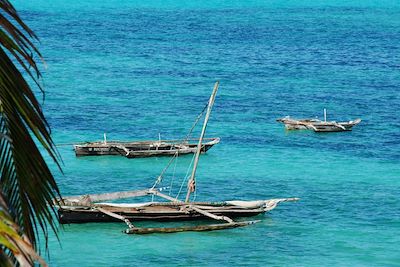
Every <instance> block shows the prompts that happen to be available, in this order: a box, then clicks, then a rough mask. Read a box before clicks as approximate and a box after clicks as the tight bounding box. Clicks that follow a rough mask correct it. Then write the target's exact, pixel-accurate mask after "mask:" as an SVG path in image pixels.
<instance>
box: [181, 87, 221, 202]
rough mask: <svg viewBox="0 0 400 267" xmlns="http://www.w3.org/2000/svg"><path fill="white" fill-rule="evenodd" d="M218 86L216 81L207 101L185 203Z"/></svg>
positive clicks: (193, 181)
mask: <svg viewBox="0 0 400 267" xmlns="http://www.w3.org/2000/svg"><path fill="white" fill-rule="evenodd" d="M218 86H219V81H217V82H216V83H215V85H214V90H213V92H212V94H211V97H210V100H209V101H208V107H207V113H206V116H205V118H204V123H203V129H202V130H201V134H200V138H199V143H198V144H197V150H196V155H195V158H194V163H193V170H192V175H191V176H190V179H189V180H188V191H187V194H186V199H185V202H189V198H190V193H191V185H193V186H194V183H195V175H196V169H197V165H198V163H199V157H200V152H201V145H202V142H203V137H204V134H205V132H206V128H207V122H208V119H209V117H210V113H211V110H212V107H213V105H214V100H215V96H216V95H217V91H218Z"/></svg>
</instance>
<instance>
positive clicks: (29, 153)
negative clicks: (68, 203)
mask: <svg viewBox="0 0 400 267" xmlns="http://www.w3.org/2000/svg"><path fill="white" fill-rule="evenodd" d="M35 38H36V36H35V35H34V33H33V32H32V31H31V30H30V29H29V28H28V27H27V26H26V25H25V24H24V23H23V21H22V20H21V19H20V17H19V16H18V13H17V12H16V10H15V9H14V7H13V6H12V5H11V4H10V2H9V1H6V0H0V173H1V178H0V189H1V192H0V194H1V195H2V197H3V199H4V203H3V204H2V205H0V206H1V207H2V208H3V209H4V213H0V218H3V217H4V216H6V215H7V216H10V218H11V219H12V222H13V223H14V226H16V225H18V226H19V227H18V231H17V232H18V236H19V237H21V238H22V237H24V238H22V240H24V239H26V241H27V242H26V243H21V242H20V241H18V240H17V239H15V240H17V241H15V240H14V241H9V243H7V242H6V241H7V240H9V239H7V236H10V235H7V234H6V235H5V236H3V235H2V234H3V232H1V231H0V238H1V239H0V240H3V242H0V252H1V253H0V261H1V259H3V258H4V255H5V254H4V252H5V251H6V252H7V253H9V254H12V255H14V259H17V260H18V257H19V256H20V255H25V254H24V253H27V254H28V255H30V256H28V257H27V259H28V261H29V262H32V261H33V260H38V258H35V256H34V255H33V254H32V253H31V252H32V251H30V250H29V248H27V247H29V246H30V244H32V246H33V247H34V248H37V245H38V242H37V241H38V240H37V238H38V236H39V234H38V232H39V229H40V231H41V232H42V233H43V235H44V238H45V240H46V242H45V244H46V248H47V238H48V233H49V230H48V226H49V227H50V228H51V229H52V230H53V231H54V232H56V222H55V221H54V216H53V215H54V214H55V210H54V208H53V207H54V206H53V205H52V204H53V199H55V198H56V197H60V193H59V190H58V187H57V184H56V182H55V180H54V178H53V175H52V173H51V171H50V170H49V168H48V166H47V164H46V162H45V160H44V159H43V157H42V155H41V153H40V151H39V149H38V147H37V145H36V143H35V139H36V141H38V142H39V144H40V145H41V146H42V147H43V148H44V150H45V151H47V153H48V154H49V155H50V157H51V158H52V159H53V160H54V161H55V162H56V164H57V166H58V167H59V168H60V165H59V160H60V159H59V154H58V153H57V151H56V149H55V146H54V143H53V141H52V139H51V136H50V128H49V125H48V123H47V122H46V119H45V117H44V115H43V112H42V110H41V107H40V104H39V102H38V100H37V99H36V97H35V95H34V93H33V92H32V90H31V87H30V85H29V84H28V82H27V81H26V80H25V78H24V76H23V74H22V73H21V72H20V70H19V69H18V67H17V65H16V64H18V65H19V66H21V67H22V69H21V70H22V71H23V72H24V74H26V75H27V76H28V77H29V78H30V79H31V81H33V84H35V86H36V87H37V88H39V89H40V90H42V87H41V85H40V76H41V75H40V71H39V69H38V66H37V64H36V59H41V55H40V53H39V51H38V50H37V48H36V47H35V45H34V44H33V41H32V39H35ZM60 170H61V168H60ZM4 214H6V215H4ZM2 216H3V217H2ZM7 216H6V217H7ZM3 219H4V218H3ZM0 225H1V223H0ZM4 225H11V224H10V223H8V224H7V223H5V224H4ZM14 226H13V227H14ZM13 227H11V228H12V229H14V230H15V229H17V228H15V227H14V228H13ZM0 229H2V228H0ZM14 238H16V236H15V235H14ZM10 244H11V245H14V246H15V247H16V248H18V249H19V250H18V251H20V253H22V254H18V255H16V254H15V253H16V252H17V250H15V249H12V248H11V247H10ZM15 247H14V248H15ZM21 251H22V252H21Z"/></svg>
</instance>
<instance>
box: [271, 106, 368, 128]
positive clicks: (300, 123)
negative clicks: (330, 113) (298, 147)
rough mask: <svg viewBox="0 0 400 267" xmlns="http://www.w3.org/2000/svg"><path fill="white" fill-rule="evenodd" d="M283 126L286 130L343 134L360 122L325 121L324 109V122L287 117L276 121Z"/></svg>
mask: <svg viewBox="0 0 400 267" xmlns="http://www.w3.org/2000/svg"><path fill="white" fill-rule="evenodd" d="M276 121H278V122H281V123H283V124H284V125H285V128H286V129H287V130H313V131H314V132H343V131H351V130H352V128H353V127H354V126H355V125H357V124H359V123H360V122H361V119H356V120H354V121H353V120H352V121H346V122H336V121H327V120H326V109H324V120H323V121H321V120H319V119H293V118H290V117H289V116H286V117H284V118H280V119H277V120H276Z"/></svg>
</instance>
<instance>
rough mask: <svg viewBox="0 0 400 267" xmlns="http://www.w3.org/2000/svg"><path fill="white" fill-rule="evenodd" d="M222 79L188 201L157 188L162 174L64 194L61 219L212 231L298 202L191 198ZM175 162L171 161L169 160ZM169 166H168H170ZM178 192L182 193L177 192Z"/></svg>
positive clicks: (134, 231)
mask: <svg viewBox="0 0 400 267" xmlns="http://www.w3.org/2000/svg"><path fill="white" fill-rule="evenodd" d="M218 85H219V82H217V83H216V84H215V86H214V90H213V93H212V94H211V97H210V100H209V102H208V106H207V113H206V116H205V119H204V124H203V128H202V131H201V134H200V138H199V142H198V144H197V149H196V153H195V155H194V161H193V169H192V174H191V176H190V179H188V182H187V193H186V198H185V201H181V200H179V199H178V197H175V198H174V197H171V196H169V195H166V194H163V193H162V192H161V189H159V188H156V187H157V186H158V185H159V184H160V182H161V180H162V174H163V172H164V171H165V170H166V169H164V170H163V172H162V173H161V175H160V176H159V177H158V178H157V179H156V182H155V183H154V185H153V186H152V187H151V188H150V189H145V190H136V191H125V192H114V193H104V194H92V195H82V196H75V197H64V198H62V199H58V200H55V204H56V205H57V208H58V215H59V221H60V223H61V224H65V223H86V222H115V221H123V222H125V223H126V224H127V225H128V229H126V230H125V233H127V234H149V233H175V232H182V231H211V230H221V229H229V228H235V227H241V226H246V225H251V224H254V223H257V222H258V220H251V221H234V220H233V219H232V218H238V217H249V216H255V215H258V214H261V213H265V212H268V211H270V210H272V209H274V208H275V207H276V206H277V205H278V204H279V203H281V202H287V201H296V200H298V199H297V198H279V199H269V200H256V201H243V200H236V201H222V202H194V201H190V195H191V193H193V192H194V191H195V188H196V180H195V174H196V170H197V166H198V162H199V157H200V153H201V150H202V148H203V143H202V141H203V138H204V134H205V130H206V127H207V122H208V119H209V116H210V113H211V110H212V107H213V104H214V99H215V96H216V93H217V90H218ZM170 162H172V161H170ZM167 167H168V166H167ZM178 195H179V194H178ZM144 196H152V197H161V198H163V199H165V200H167V201H168V202H165V201H164V202H154V201H153V200H152V201H151V202H145V203H107V202H104V201H109V200H116V199H124V198H134V197H144ZM204 219H213V220H217V221H223V222H224V223H219V224H208V225H191V226H181V227H161V228H143V227H136V226H135V225H134V224H133V222H135V221H142V220H146V221H149V220H150V221H187V220H204Z"/></svg>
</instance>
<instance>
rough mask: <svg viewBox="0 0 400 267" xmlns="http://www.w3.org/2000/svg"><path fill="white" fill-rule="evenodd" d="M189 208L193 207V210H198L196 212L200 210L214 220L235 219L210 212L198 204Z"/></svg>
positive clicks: (231, 221)
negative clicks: (200, 207)
mask: <svg viewBox="0 0 400 267" xmlns="http://www.w3.org/2000/svg"><path fill="white" fill-rule="evenodd" d="M189 209H192V210H194V211H196V212H198V213H200V214H202V215H204V216H207V217H210V218H212V219H214V220H219V221H227V222H228V223H233V220H232V219H231V218H229V217H227V216H218V215H214V214H212V213H210V212H207V211H204V210H202V209H199V208H198V207H196V206H190V207H189Z"/></svg>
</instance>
